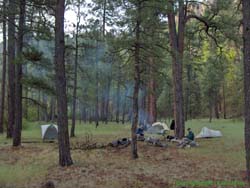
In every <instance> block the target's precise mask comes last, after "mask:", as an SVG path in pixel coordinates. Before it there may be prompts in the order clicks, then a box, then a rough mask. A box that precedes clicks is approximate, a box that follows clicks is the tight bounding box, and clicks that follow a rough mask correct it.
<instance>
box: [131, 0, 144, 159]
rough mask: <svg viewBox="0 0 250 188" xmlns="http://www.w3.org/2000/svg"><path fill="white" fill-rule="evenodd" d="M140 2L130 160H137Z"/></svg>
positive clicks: (137, 24)
mask: <svg viewBox="0 0 250 188" xmlns="http://www.w3.org/2000/svg"><path fill="white" fill-rule="evenodd" d="M141 4H142V2H138V4H137V20H136V28H135V31H136V34H135V35H136V38H135V53H134V57H135V62H134V92H133V120H132V127H131V137H132V142H131V156H132V159H136V158H138V153H137V135H136V129H137V124H138V112H139V108H138V98H139V87H140V33H141V31H140V26H141V11H142V10H141V9H142V8H141V6H142V5H141Z"/></svg>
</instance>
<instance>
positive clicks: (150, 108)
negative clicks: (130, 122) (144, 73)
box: [147, 57, 157, 124]
mask: <svg viewBox="0 0 250 188" xmlns="http://www.w3.org/2000/svg"><path fill="white" fill-rule="evenodd" d="M149 63H150V67H149V69H150V70H149V74H150V79H149V83H148V94H147V98H148V99H147V103H148V104H147V114H148V117H147V122H148V123H149V124H153V123H154V122H156V119H157V105H156V96H155V93H156V81H155V78H154V71H153V68H152V67H153V64H154V61H153V58H152V57H151V58H149Z"/></svg>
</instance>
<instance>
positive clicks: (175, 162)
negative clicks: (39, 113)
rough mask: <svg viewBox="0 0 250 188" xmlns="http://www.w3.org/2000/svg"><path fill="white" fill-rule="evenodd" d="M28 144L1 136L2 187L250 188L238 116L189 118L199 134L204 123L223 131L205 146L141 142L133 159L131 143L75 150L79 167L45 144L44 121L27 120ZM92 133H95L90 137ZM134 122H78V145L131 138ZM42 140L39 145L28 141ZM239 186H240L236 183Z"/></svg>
mask: <svg viewBox="0 0 250 188" xmlns="http://www.w3.org/2000/svg"><path fill="white" fill-rule="evenodd" d="M26 124H27V125H25V126H24V130H23V141H24V143H23V144H22V147H20V148H16V149H14V148H12V147H11V140H7V139H5V137H4V135H0V188H10V187H11V188H26V187H27V188H41V187H43V185H44V184H45V183H46V182H48V181H52V182H53V183H54V184H55V187H56V188H70V187H72V188H78V187H79V188H172V187H173V188H175V187H176V188H177V187H186V188H189V187H207V188H210V187H223V188H224V187H230V188H231V187H247V186H243V184H244V182H243V177H244V175H243V174H244V173H243V172H244V169H245V160H244V157H245V154H244V144H243V143H244V142H243V139H244V136H243V135H244V134H243V130H244V129H243V122H242V121H238V120H216V121H214V122H212V123H208V121H207V120H191V121H188V122H187V124H186V127H191V128H192V129H193V130H194V133H195V134H198V132H199V131H200V130H201V128H202V127H203V126H207V127H209V128H212V129H217V130H221V131H222V134H223V137H222V138H216V139H204V140H201V139H199V140H197V142H198V143H199V147H196V148H185V149H179V148H177V147H176V144H169V147H167V148H159V147H154V146H149V145H147V144H146V143H143V142H139V145H138V152H139V158H138V159H137V160H132V159H131V158H130V147H127V148H124V149H116V148H110V147H108V148H103V149H93V150H77V149H76V150H72V151H71V152H72V158H73V160H74V165H72V166H71V167H65V168H62V167H59V166H58V147H57V144H56V143H42V142H41V132H40V126H39V125H40V123H38V122H36V123H27V122H26ZM87 135H90V137H89V136H87ZM129 135H130V128H129V125H126V126H124V125H116V124H109V125H100V127H98V128H97V129H96V128H95V126H94V124H93V125H80V124H79V125H77V126H76V138H73V139H71V143H72V146H74V145H76V144H78V143H81V142H85V141H86V138H87V137H89V138H90V139H89V142H93V143H95V142H97V143H99V144H101V143H103V144H106V143H108V142H111V141H112V140H114V139H118V138H123V137H129ZM27 141H34V142H35V141H36V142H38V143H26V142H27ZM235 184H237V186H234V185H235Z"/></svg>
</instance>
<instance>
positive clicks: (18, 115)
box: [13, 0, 26, 147]
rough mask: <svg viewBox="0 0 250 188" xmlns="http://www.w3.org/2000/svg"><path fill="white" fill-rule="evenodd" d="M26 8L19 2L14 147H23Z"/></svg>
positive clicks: (21, 0) (23, 0)
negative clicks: (23, 59)
mask: <svg viewBox="0 0 250 188" xmlns="http://www.w3.org/2000/svg"><path fill="white" fill-rule="evenodd" d="M25 6H26V0H20V1H19V10H20V14H19V27H18V39H17V57H18V60H19V62H18V63H17V64H16V77H15V78H16V82H15V125H14V131H13V146H15V147H17V146H20V145H21V132H22V117H23V114H22V83H21V80H22V74H23V72H22V51H23V36H24V27H25Z"/></svg>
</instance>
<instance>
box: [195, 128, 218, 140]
mask: <svg viewBox="0 0 250 188" xmlns="http://www.w3.org/2000/svg"><path fill="white" fill-rule="evenodd" d="M214 137H222V134H221V132H220V131H218V130H212V129H209V128H207V127H203V128H202V129H201V132H200V133H199V134H198V135H197V136H196V137H195V138H214Z"/></svg>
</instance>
